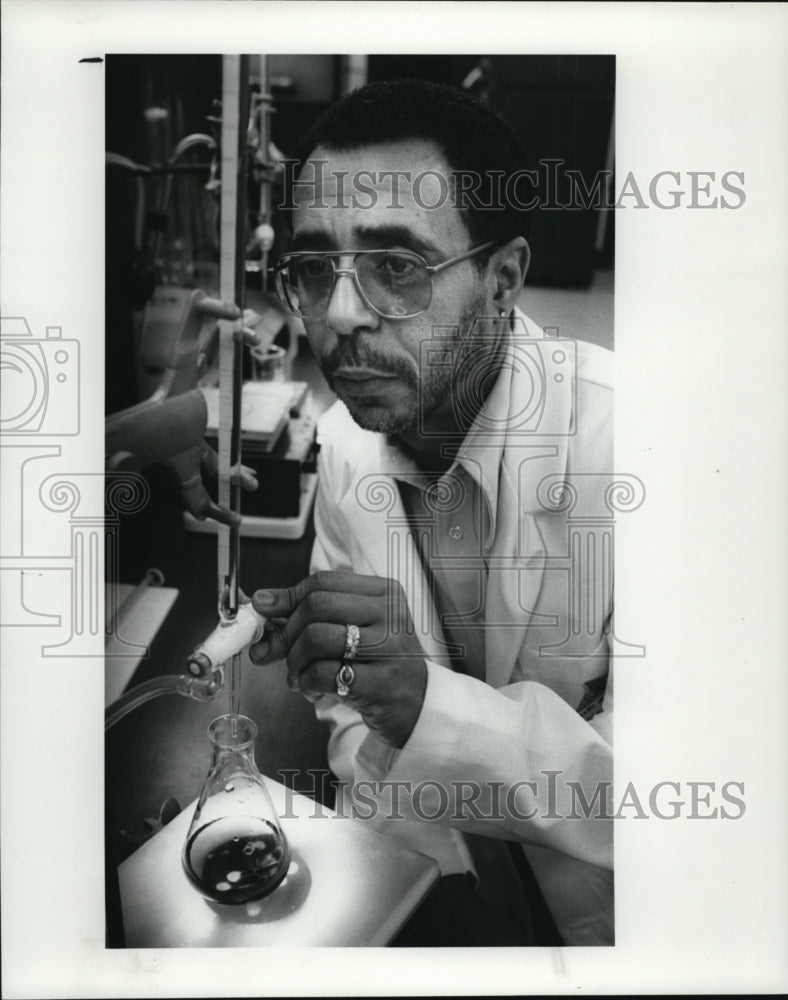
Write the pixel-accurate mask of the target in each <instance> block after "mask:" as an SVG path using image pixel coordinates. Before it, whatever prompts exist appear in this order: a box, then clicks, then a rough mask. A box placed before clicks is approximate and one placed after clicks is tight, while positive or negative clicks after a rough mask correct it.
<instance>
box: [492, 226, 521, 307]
mask: <svg viewBox="0 0 788 1000" xmlns="http://www.w3.org/2000/svg"><path fill="white" fill-rule="evenodd" d="M530 263H531V248H530V247H529V246H528V241H527V240H526V239H525V237H524V236H516V237H515V238H514V239H511V240H509V242H508V243H504V245H503V246H501V247H499V248H498V249H497V250H496V251H495V253H494V254H493V255H492V257H491V258H490V273H491V274H492V276H493V278H494V281H495V287H494V289H493V303H494V305H495V308H496V309H497V310H498V311H499V312H500V313H501V314H502V315H503V314H504V313H508V312H511V310H512V309H513V308H514V307H515V306H516V305H517V299H518V298H519V295H520V292H521V290H522V287H523V283H524V282H525V276H526V274H528V267H529V265H530Z"/></svg>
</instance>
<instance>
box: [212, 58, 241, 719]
mask: <svg viewBox="0 0 788 1000" xmlns="http://www.w3.org/2000/svg"><path fill="white" fill-rule="evenodd" d="M248 121H249V57H248V56H243V55H241V56H235V55H233V56H227V55H226V56H224V57H223V59H222V144H221V146H222V152H221V157H222V161H221V203H220V205H221V208H220V211H221V215H220V236H219V246H220V261H219V289H220V298H221V299H222V300H223V301H225V302H235V303H236V304H237V305H238V307H239V308H240V310H241V312H243V309H244V305H245V263H244V262H245V257H246V164H247V141H246V136H247V124H248ZM242 328H243V321H240V322H231V321H222V322H220V323H219V442H218V444H219V448H218V452H219V480H218V489H219V503H220V504H221V505H224V506H225V507H228V508H229V509H230V510H231V511H233V513H235V514H238V515H239V517H238V518H237V521H236V523H234V524H232V525H229V526H228V525H221V524H220V525H219V526H218V535H217V539H218V542H217V550H218V551H217V561H218V588H219V620H220V623H223V624H225V625H226V626H230V625H232V624H233V623H235V622H236V621H237V619H238V610H239V585H238V574H239V563H240V557H241V527H240V524H241V522H240V513H241V497H240V493H241V393H242V390H243V340H242V336H243V334H242ZM228 680H229V683H228V693H229V708H230V714H232V715H239V714H240V708H241V653H240V651H238V652H234V653H233V654H232V657H231V659H230V660H229V678H228Z"/></svg>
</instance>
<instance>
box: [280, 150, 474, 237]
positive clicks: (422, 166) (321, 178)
mask: <svg viewBox="0 0 788 1000" xmlns="http://www.w3.org/2000/svg"><path fill="white" fill-rule="evenodd" d="M453 192H454V186H453V182H452V177H451V168H450V167H449V165H448V163H447V160H446V157H445V155H444V154H443V153H442V151H441V150H440V149H439V148H438V146H437V145H436V144H435V143H433V142H432V141H430V140H427V139H407V140H400V141H397V142H391V143H377V144H374V145H369V146H361V147H358V148H355V149H349V150H335V149H331V148H330V147H324V146H318V147H317V148H316V149H315V150H314V151H313V152H312V154H311V155H310V157H309V158H308V159H307V161H306V162H305V163H304V165H303V168H302V170H301V172H300V174H299V176H298V179H297V182H296V184H295V188H294V191H293V192H292V195H293V203H294V204H295V206H296V208H295V212H294V217H293V223H294V230H295V231H298V230H299V229H304V228H306V229H310V230H316V231H318V230H323V229H332V230H335V229H337V227H338V226H341V227H342V228H347V229H348V230H350V229H352V230H354V231H367V232H371V231H372V230H374V229H375V228H379V229H390V228H392V227H396V226H399V227H408V228H410V229H413V230H414V231H416V232H417V233H420V234H422V235H424V236H426V235H427V234H434V237H435V242H437V243H438V244H440V243H444V242H445V241H446V239H451V240H452V241H454V240H456V239H459V240H460V241H461V242H463V241H464V238H465V236H466V235H467V229H466V226H465V223H464V220H463V218H462V214H461V213H460V212H459V211H458V210H457V207H456V205H455V203H454V198H453ZM340 219H341V222H340Z"/></svg>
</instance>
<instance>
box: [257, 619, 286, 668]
mask: <svg viewBox="0 0 788 1000" xmlns="http://www.w3.org/2000/svg"><path fill="white" fill-rule="evenodd" d="M271 624H272V623H271V622H267V623H266V628H265V631H264V633H263V637H262V639H261V640H260V641H259V642H255V643H252V645H251V646H250V647H249V659H250V660H251V661H252V663H256V664H261V663H271V662H272V661H273V660H283V659H284V658H285V657H286V656H287V654H288V651H289V649H290V646H291V642H292V640H291V639H290V636H289V634H288V628H287V623H286V622H285V624H283V625H278V626H277V625H274V626H273V627H271Z"/></svg>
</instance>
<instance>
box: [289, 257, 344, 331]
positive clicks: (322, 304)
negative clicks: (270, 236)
mask: <svg viewBox="0 0 788 1000" xmlns="http://www.w3.org/2000/svg"><path fill="white" fill-rule="evenodd" d="M278 277H279V279H280V287H281V289H282V292H283V293H284V297H285V299H286V301H287V304H288V305H289V307H290V309H292V311H293V312H294V313H296V314H297V315H299V316H314V315H319V314H320V313H322V312H324V311H325V308H326V306H327V305H328V300H329V299H330V298H331V290H332V288H333V287H334V269H333V267H332V266H331V260H330V259H329V258H328V257H323V256H321V255H320V254H310V255H309V256H306V257H296V258H294V259H293V260H291V261H290V262H289V263H288V265H287V266H286V267H285V268H283V269H282V270H281V271H279V272H278Z"/></svg>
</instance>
